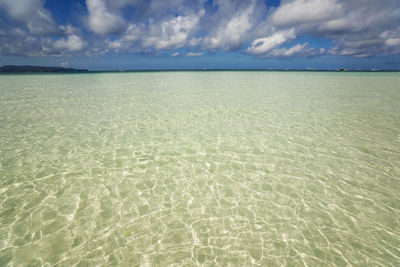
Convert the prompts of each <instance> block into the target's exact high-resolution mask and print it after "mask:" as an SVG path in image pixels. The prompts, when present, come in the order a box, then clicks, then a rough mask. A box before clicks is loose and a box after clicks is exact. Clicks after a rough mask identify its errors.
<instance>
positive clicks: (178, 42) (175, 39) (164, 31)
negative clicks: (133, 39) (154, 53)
mask: <svg viewBox="0 0 400 267" xmlns="http://www.w3.org/2000/svg"><path fill="white" fill-rule="evenodd" d="M204 13H205V11H204V9H202V10H200V12H198V13H196V14H191V15H187V16H177V17H173V18H169V19H166V20H164V21H162V22H161V23H160V24H159V23H156V22H155V21H152V23H151V25H150V29H149V32H148V35H147V36H145V37H144V38H143V40H144V42H143V45H144V46H145V47H149V46H154V47H155V48H156V49H158V50H161V49H176V48H179V47H182V46H184V45H185V44H186V43H187V42H188V40H189V37H190V36H191V35H192V34H193V32H194V31H195V30H196V29H197V25H198V23H199V20H200V18H201V17H202V16H203V15H204Z"/></svg>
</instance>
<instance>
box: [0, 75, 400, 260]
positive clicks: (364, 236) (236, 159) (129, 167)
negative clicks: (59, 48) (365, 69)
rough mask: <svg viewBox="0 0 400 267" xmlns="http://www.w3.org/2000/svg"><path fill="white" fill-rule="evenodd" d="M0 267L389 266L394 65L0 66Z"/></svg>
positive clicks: (393, 214)
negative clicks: (68, 69) (207, 68)
mask: <svg viewBox="0 0 400 267" xmlns="http://www.w3.org/2000/svg"><path fill="white" fill-rule="evenodd" d="M0 192H1V194H0V266H7V265H9V266H42V265H43V266H72V265H77V266H99V265H102V266H113V265H115V266H197V265H202V266H203V265H204V266H253V265H254V266H399V265H400V73H324V72H311V73H310V72H165V73H157V72H155V73H109V74H75V75H2V76H0Z"/></svg>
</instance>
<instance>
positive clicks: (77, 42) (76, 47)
mask: <svg viewBox="0 0 400 267" xmlns="http://www.w3.org/2000/svg"><path fill="white" fill-rule="evenodd" d="M53 46H54V48H55V49H57V50H67V51H70V52H77V51H81V50H82V49H83V48H84V47H85V46H86V44H85V42H84V41H83V40H82V39H81V38H80V37H79V36H78V35H75V34H72V35H70V36H68V37H67V38H66V39H59V40H57V41H56V42H55V43H54V45H53Z"/></svg>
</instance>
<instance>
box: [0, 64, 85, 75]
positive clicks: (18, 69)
mask: <svg viewBox="0 0 400 267" xmlns="http://www.w3.org/2000/svg"><path fill="white" fill-rule="evenodd" d="M46 72H58V73H74V72H88V70H82V69H73V68H62V67H42V66H29V65H25V66H14V65H7V66H3V67H0V73H46Z"/></svg>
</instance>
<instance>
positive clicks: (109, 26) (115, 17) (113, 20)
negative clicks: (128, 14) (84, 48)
mask: <svg viewBox="0 0 400 267" xmlns="http://www.w3.org/2000/svg"><path fill="white" fill-rule="evenodd" d="M86 5H87V9H88V12H89V17H88V24H89V27H90V29H91V30H92V31H94V32H95V33H98V34H103V35H104V34H115V33H119V32H121V31H122V30H123V29H124V27H125V22H124V20H123V19H122V18H121V15H120V14H117V13H113V12H111V11H110V10H109V9H107V6H106V3H105V0H86Z"/></svg>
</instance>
